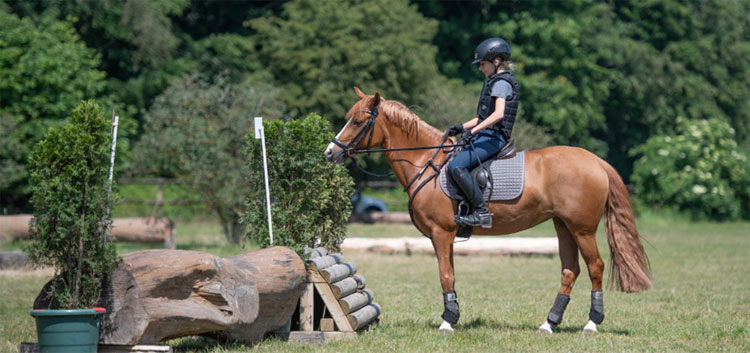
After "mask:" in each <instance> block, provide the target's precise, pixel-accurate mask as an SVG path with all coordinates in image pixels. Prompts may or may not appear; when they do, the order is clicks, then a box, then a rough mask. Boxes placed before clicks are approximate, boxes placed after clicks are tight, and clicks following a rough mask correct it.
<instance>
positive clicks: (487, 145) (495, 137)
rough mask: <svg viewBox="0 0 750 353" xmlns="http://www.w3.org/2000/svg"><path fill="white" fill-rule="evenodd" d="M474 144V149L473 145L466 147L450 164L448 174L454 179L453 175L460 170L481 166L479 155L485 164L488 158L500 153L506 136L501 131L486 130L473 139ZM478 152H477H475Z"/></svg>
mask: <svg viewBox="0 0 750 353" xmlns="http://www.w3.org/2000/svg"><path fill="white" fill-rule="evenodd" d="M471 141H472V142H473V143H474V149H472V148H471V145H467V146H465V147H464V150H463V151H461V153H459V154H458V155H457V156H455V157H453V160H452V161H451V162H450V163H449V164H448V173H449V175H450V176H451V177H453V173H454V172H455V171H456V170H457V169H459V168H462V169H466V170H471V169H472V168H474V167H476V166H478V165H479V160H478V159H477V155H478V156H479V158H480V159H481V161H482V162H484V161H485V160H486V159H487V158H489V157H490V156H492V155H494V154H495V153H497V152H499V151H500V149H501V148H502V147H503V146H505V142H506V140H505V136H503V134H502V133H501V132H500V131H497V130H492V129H484V130H482V131H480V132H479V133H477V134H476V135H474V136H473V137H472V138H471ZM475 151H476V152H475Z"/></svg>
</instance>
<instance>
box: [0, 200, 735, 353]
mask: <svg viewBox="0 0 750 353" xmlns="http://www.w3.org/2000/svg"><path fill="white" fill-rule="evenodd" d="M638 225H639V229H640V232H641V234H642V235H643V237H644V238H645V239H646V240H647V242H646V243H645V247H646V251H647V252H648V255H649V257H650V260H651V266H652V277H653V288H652V289H651V290H648V291H645V292H643V293H637V294H625V293H620V292H615V291H611V290H605V297H604V303H605V314H606V319H605V321H604V323H603V325H601V326H600V331H601V332H600V333H598V334H595V335H583V334H582V333H581V332H580V331H581V329H582V327H583V325H584V324H585V323H586V320H587V319H588V310H589V291H590V289H591V288H590V286H591V284H590V281H589V279H588V276H587V273H586V272H585V270H584V272H583V273H582V274H581V276H580V278H579V279H578V282H577V284H576V286H575V288H574V290H573V293H572V295H571V302H570V305H569V306H568V310H567V311H566V313H565V317H564V320H563V323H562V324H561V326H560V327H559V329H558V331H557V333H556V334H555V335H552V336H543V335H538V334H536V328H537V327H538V326H539V324H541V323H542V322H543V320H544V319H545V318H546V316H547V313H548V311H549V308H550V307H551V305H552V302H553V301H554V298H555V295H556V292H557V289H558V287H559V283H560V275H559V273H560V262H559V259H558V258H557V257H556V256H555V257H552V258H547V257H509V256H461V257H457V258H456V260H455V264H456V291H457V292H458V297H459V302H460V305H461V315H462V316H461V320H460V323H459V325H457V326H456V333H455V334H454V335H449V336H446V335H440V334H438V333H437V327H438V325H439V324H440V322H441V320H440V314H441V313H442V310H443V308H442V296H441V289H440V282H439V278H438V270H437V262H436V260H435V258H434V256H431V255H426V254H416V255H413V256H405V255H381V254H374V253H363V252H350V253H345V254H344V256H345V259H346V260H347V261H352V262H354V263H356V264H357V268H358V273H360V274H362V275H364V276H365V277H366V278H367V287H368V288H370V289H371V290H373V291H374V293H375V301H376V302H378V303H379V304H380V305H381V306H382V307H383V314H382V316H381V318H380V323H379V324H378V325H376V326H374V327H373V328H372V329H371V330H370V331H369V332H363V333H360V335H359V337H358V338H357V339H356V340H353V341H347V342H335V343H330V344H327V345H326V346H307V345H299V344H290V343H287V342H282V341H279V340H277V339H269V340H265V341H263V342H261V343H258V344H256V345H254V346H249V345H246V344H242V343H236V342H235V343H219V342H216V341H214V340H211V339H204V338H199V339H194V338H185V339H180V340H174V341H170V342H169V344H170V345H172V346H173V347H174V350H175V351H176V352H248V351H253V352H256V351H257V352H383V351H391V352H496V351H513V352H516V351H533V352H540V351H541V352H567V351H574V352H612V351H618V352H619V351H628V352H630V351H637V352H651V351H660V352H661V351H680V352H682V351H692V352H708V351H710V352H716V351H726V352H747V351H750V332H749V331H750V330H749V329H748V327H750V316H749V315H748V308H750V279H749V278H748V274H749V273H750V260H748V255H749V254H750V223H748V222H736V223H710V222H690V221H688V220H686V219H681V218H679V217H677V218H671V217H667V218H664V217H659V216H657V215H653V214H644V215H642V216H641V218H640V219H639V222H638ZM410 227H411V228H413V227H412V226H411V225H395V226H385V225H350V226H349V227H348V234H349V236H388V235H389V234H395V233H408V232H410V230H409V228H410ZM177 231H178V233H177V234H178V235H177V247H178V249H190V250H198V251H206V252H210V253H214V254H217V255H219V256H228V255H232V254H235V253H239V252H244V251H249V250H250V248H249V247H248V248H246V249H241V248H238V247H235V246H229V245H227V243H226V240H225V239H224V236H223V235H222V232H221V227H219V226H218V225H216V224H213V223H209V222H198V223H178V225H177ZM411 232H412V233H411V234H413V235H414V236H421V235H419V234H418V232H417V233H416V234H414V233H413V232H416V230H414V231H411ZM527 235H529V236H531V235H534V236H553V235H554V229H553V228H552V226H551V224H550V223H547V224H544V225H542V226H540V227H537V228H535V229H533V230H531V231H529V232H528V233H527ZM598 241H599V247H600V252H601V253H602V256H603V257H604V259H605V261H607V260H608V258H609V248H608V246H607V242H606V239H605V237H604V231H603V226H602V227H600V229H599V232H598ZM119 246H120V251H121V253H122V252H123V251H124V250H134V249H135V248H138V247H139V246H138V245H124V244H121V245H119ZM49 275H50V273H44V272H41V273H40V272H31V273H26V272H18V271H16V272H12V273H11V272H0V283H2V285H1V286H0V295H2V296H3V299H4V300H3V301H2V302H1V303H0V309H2V314H3V320H2V322H0V351H3V352H6V351H9V352H15V351H17V349H18V344H19V343H20V342H21V341H36V333H35V331H34V323H33V320H32V319H31V317H30V316H29V315H28V311H29V309H30V308H31V303H32V302H33V300H34V298H35V297H36V295H37V293H38V291H39V289H40V288H41V286H42V285H43V284H44V282H45V281H46V280H47V279H48V276H49ZM605 277H606V276H605ZM606 279H607V278H605V280H606Z"/></svg>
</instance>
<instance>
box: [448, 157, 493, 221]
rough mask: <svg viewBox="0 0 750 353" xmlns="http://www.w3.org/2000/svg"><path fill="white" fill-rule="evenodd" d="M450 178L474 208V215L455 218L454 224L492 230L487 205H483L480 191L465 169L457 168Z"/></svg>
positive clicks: (490, 216)
mask: <svg viewBox="0 0 750 353" xmlns="http://www.w3.org/2000/svg"><path fill="white" fill-rule="evenodd" d="M452 176H453V181H455V182H456V185H458V187H459V188H460V189H461V192H463V194H464V196H465V197H466V199H467V200H468V201H469V203H470V204H471V206H472V207H474V213H472V214H470V215H468V216H463V217H461V216H456V223H457V224H464V225H467V226H471V227H482V228H492V215H491V214H490V211H489V210H488V209H487V204H485V203H484V198H483V197H482V191H481V190H479V186H477V184H476V183H475V182H474V178H472V177H471V174H469V172H468V171H467V170H466V169H463V168H457V169H456V170H454V172H453V173H452Z"/></svg>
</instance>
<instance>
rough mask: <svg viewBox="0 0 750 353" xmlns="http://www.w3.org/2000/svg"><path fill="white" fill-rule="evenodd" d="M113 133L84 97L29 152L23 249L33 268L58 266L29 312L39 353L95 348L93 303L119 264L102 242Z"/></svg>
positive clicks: (108, 245) (109, 246)
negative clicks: (30, 215)
mask: <svg viewBox="0 0 750 353" xmlns="http://www.w3.org/2000/svg"><path fill="white" fill-rule="evenodd" d="M110 138H111V137H110V135H109V124H108V122H107V121H106V120H105V119H104V118H103V117H102V114H101V110H100V108H99V106H98V105H96V104H95V103H94V102H93V101H87V102H82V103H81V104H80V105H79V106H78V107H77V108H76V109H75V110H74V111H73V115H72V117H71V119H70V121H69V122H68V123H67V124H66V125H64V126H62V127H61V128H59V129H51V130H50V131H49V132H48V133H47V134H46V136H45V138H44V140H42V141H41V142H39V143H38V144H37V145H36V146H35V148H34V151H33V152H32V154H31V155H30V157H29V163H28V170H29V172H30V176H31V185H32V198H31V202H32V205H33V207H34V221H32V222H33V224H32V225H31V242H30V244H29V245H28V247H27V249H26V250H27V253H28V254H29V259H30V260H31V262H32V263H33V264H35V265H36V266H52V267H54V269H55V274H54V277H53V278H52V280H50V282H49V283H47V285H46V286H45V287H44V288H43V289H42V291H41V293H40V294H39V297H38V298H37V300H36V302H35V303H34V310H32V311H31V315H32V316H34V317H35V318H36V320H37V334H38V339H39V348H40V351H42V352H96V350H97V343H98V341H99V329H98V326H99V325H98V315H99V314H100V313H101V312H102V311H103V310H101V309H94V306H95V305H96V303H97V302H98V301H99V297H100V295H101V292H102V289H103V288H104V287H105V286H106V285H107V284H108V280H109V276H110V273H111V271H112V269H113V267H114V265H115V262H116V261H117V255H116V251H115V248H114V246H113V245H112V244H111V243H109V242H106V244H105V242H104V241H103V240H104V238H103V237H104V235H105V231H106V229H107V227H108V225H109V217H108V215H107V214H106V212H105V209H106V206H107V199H108V191H107V189H108V183H107V181H108V174H109V154H108V150H109V142H110V141H111V140H110Z"/></svg>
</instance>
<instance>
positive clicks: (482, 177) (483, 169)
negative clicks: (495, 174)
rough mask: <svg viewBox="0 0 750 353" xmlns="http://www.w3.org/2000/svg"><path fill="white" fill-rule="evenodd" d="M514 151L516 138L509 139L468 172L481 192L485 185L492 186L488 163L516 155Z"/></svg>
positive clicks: (485, 187)
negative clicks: (498, 149)
mask: <svg viewBox="0 0 750 353" xmlns="http://www.w3.org/2000/svg"><path fill="white" fill-rule="evenodd" d="M516 152H517V151H516V140H515V139H510V141H508V142H507V143H505V145H504V146H503V147H502V148H500V151H498V152H497V153H495V154H494V155H493V156H491V157H489V158H487V160H486V161H484V162H482V163H480V164H479V165H478V166H476V167H474V169H472V170H471V171H470V172H469V173H470V174H471V177H472V178H474V182H475V183H477V185H478V186H479V190H482V193H483V194H484V191H485V189H487V187H490V188H491V187H492V173H490V171H489V169H488V165H490V164H491V163H492V161H495V160H501V159H508V158H513V157H515V156H516ZM485 201H486V200H485Z"/></svg>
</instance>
